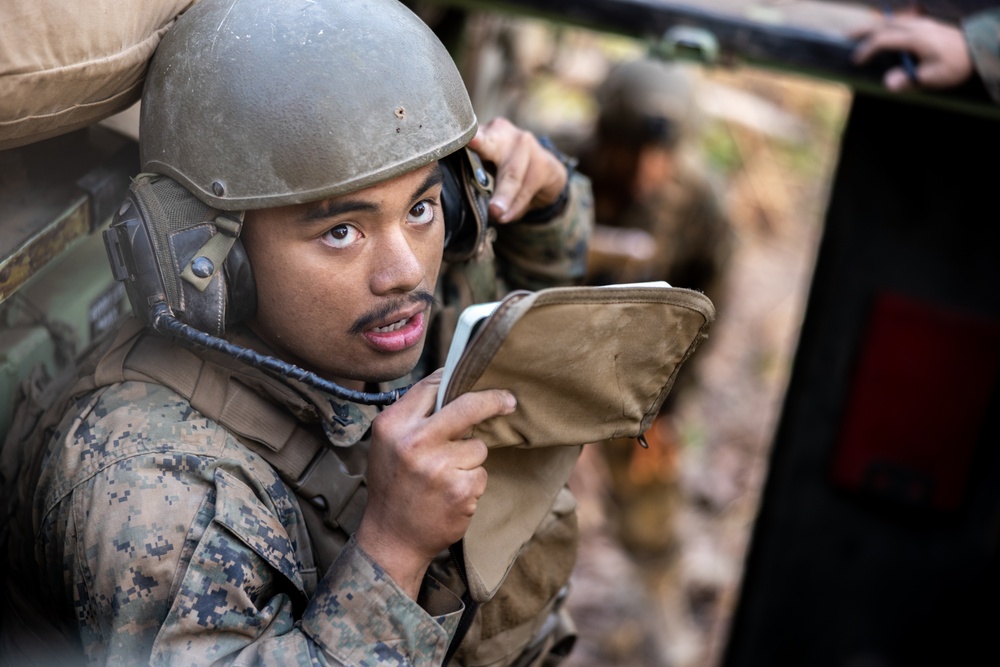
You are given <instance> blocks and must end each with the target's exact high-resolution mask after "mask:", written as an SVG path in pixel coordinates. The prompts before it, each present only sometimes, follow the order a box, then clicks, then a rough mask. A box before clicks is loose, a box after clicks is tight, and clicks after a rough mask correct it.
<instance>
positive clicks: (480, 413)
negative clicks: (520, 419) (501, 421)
mask: <svg viewBox="0 0 1000 667" xmlns="http://www.w3.org/2000/svg"><path fill="white" fill-rule="evenodd" d="M516 408H517V401H516V399H515V398H514V395H513V394H511V393H510V392H509V391H506V390H502V389H487V390H484V391H472V392H468V393H466V394H462V395H461V396H459V397H458V398H456V399H455V400H454V401H452V402H451V403H448V404H447V405H445V406H444V407H443V408H441V411H440V412H439V413H438V415H435V416H436V417H438V418H439V419H440V422H441V424H440V428H441V431H440V435H441V436H442V437H445V438H448V439H462V438H464V437H465V436H466V435H467V434H468V433H469V432H470V431H471V430H472V428H473V427H474V426H476V425H477V424H480V423H482V422H484V421H486V420H487V419H491V418H492V417H499V416H501V415H509V414H510V413H512V412H514V410H515V409H516Z"/></svg>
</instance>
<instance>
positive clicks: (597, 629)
mask: <svg viewBox="0 0 1000 667" xmlns="http://www.w3.org/2000/svg"><path fill="white" fill-rule="evenodd" d="M707 78H709V79H710V80H711V81H714V82H716V83H718V84H720V85H723V86H725V87H726V88H727V89H730V90H737V91H743V92H750V93H752V94H753V95H754V96H755V98H757V99H759V100H764V101H767V102H768V103H770V104H772V105H773V109H774V111H776V112H780V113H778V120H779V122H785V124H786V126H787V124H788V120H787V119H793V124H797V126H796V127H795V128H788V127H786V128H785V129H794V130H795V132H794V133H793V134H794V135H795V136H797V139H795V140H793V141H789V139H788V136H789V133H784V136H781V137H775V136H773V133H770V134H769V133H767V132H761V131H760V129H759V128H758V129H748V128H747V127H746V126H745V125H744V124H741V123H740V122H738V116H739V111H738V109H733V108H730V109H729V111H728V113H727V116H728V117H727V118H724V119H718V118H717V119H716V120H715V121H713V122H714V125H715V127H714V128H712V129H710V131H709V135H710V136H711V133H712V132H714V133H715V134H716V135H721V136H722V137H723V138H724V140H725V141H724V142H723V144H725V145H726V146H724V147H723V148H722V149H719V150H720V151H721V152H722V153H724V154H725V153H727V152H729V153H734V154H735V159H731V160H730V164H729V173H728V174H727V181H728V184H729V185H728V190H727V204H728V208H729V211H730V215H731V217H732V220H733V223H734V226H735V229H736V232H737V236H738V238H739V243H738V246H737V251H736V254H735V257H734V259H733V263H732V266H731V268H730V273H729V275H728V294H729V296H728V298H727V300H726V302H725V303H724V304H720V305H719V313H718V319H717V321H716V324H715V325H714V327H713V330H712V333H711V343H710V345H709V346H708V347H707V348H705V351H704V358H703V359H700V360H699V362H698V363H699V366H698V372H699V382H698V384H697V385H696V386H695V387H694V388H693V389H691V390H690V391H688V392H687V393H686V394H684V395H683V396H681V397H680V401H679V406H678V410H677V419H676V426H677V429H678V431H679V433H680V436H681V437H680V446H679V449H678V457H677V458H678V460H677V470H678V477H677V480H676V484H677V487H678V488H677V494H678V497H679V501H678V507H677V509H676V510H675V511H674V512H673V514H672V519H671V524H672V525H664V526H663V530H664V531H672V532H673V535H674V538H675V540H674V545H675V546H674V548H673V549H672V550H670V551H669V553H664V554H662V555H660V556H659V557H653V558H644V559H640V558H637V557H635V556H634V555H632V554H630V553H629V552H628V551H626V550H625V549H623V548H622V546H621V543H620V542H619V540H618V538H617V537H616V533H617V530H616V528H617V526H616V525H614V523H613V522H614V518H613V517H614V514H613V513H612V512H609V511H608V510H609V507H610V506H611V505H610V503H612V502H613V501H612V500H611V499H610V496H609V493H608V471H607V469H606V467H605V464H604V459H603V457H601V456H599V455H598V452H596V450H594V449H593V448H591V449H589V450H587V451H586V452H585V453H584V456H583V458H582V460H581V463H580V465H579V466H578V468H577V470H576V472H575V475H574V478H573V479H572V481H571V487H572V488H573V490H574V492H575V493H576V494H577V496H578V499H579V502H580V520H581V531H582V544H581V552H580V558H579V562H578V566H577V569H576V571H575V575H574V577H573V582H572V583H573V590H572V594H571V597H570V601H569V605H570V608H571V611H572V613H573V615H574V617H575V619H576V622H577V624H578V626H579V630H580V636H579V639H578V642H577V645H576V647H575V650H574V652H573V654H571V656H570V658H569V659H568V661H567V662H566V663H565V664H566V667H596V666H597V665H601V666H603V667H608V666H614V665H621V666H626V665H628V666H630V667H641V666H648V667H715V666H716V665H718V664H720V660H721V658H722V652H723V651H724V648H725V641H726V633H727V629H728V626H729V620H730V617H731V615H732V613H733V611H734V608H735V605H736V603H737V597H738V593H739V585H740V578H741V570H742V565H743V558H744V556H745V553H746V549H747V546H748V543H749V540H750V537H751V532H752V529H753V521H754V517H755V514H756V511H757V505H758V500H759V495H760V491H761V486H762V484H763V481H764V478H765V475H766V469H767V460H768V452H769V447H770V443H771V441H772V437H773V433H774V430H775V426H776V423H777V420H778V417H779V415H780V411H781V404H782V399H783V396H784V389H785V386H786V384H787V381H788V376H789V372H790V367H791V362H792V357H793V354H794V347H795V343H796V339H797V335H798V330H799V327H800V325H801V321H802V316H803V309H804V305H805V301H806V298H807V295H808V288H809V281H810V277H811V272H812V268H813V264H814V258H815V253H816V248H817V244H818V240H819V236H820V233H821V228H822V215H823V210H824V206H825V202H826V199H827V193H828V188H829V185H830V178H831V175H832V170H833V168H834V166H835V162H836V149H837V137H838V136H839V132H840V129H841V127H842V123H843V120H844V118H845V116H846V113H847V109H848V105H849V101H850V97H849V94H848V92H847V91H846V90H844V89H841V88H838V87H834V86H829V85H824V84H818V83H816V82H811V81H808V80H804V79H797V78H791V77H785V76H776V75H774V74H768V73H764V72H754V71H749V70H747V71H738V70H737V71H726V72H718V73H714V74H713V73H708V75H707ZM781 113H785V114H787V116H782V115H781ZM708 141H714V142H715V143H716V144H718V143H719V138H718V136H716V138H715V139H709V140H708ZM708 150H711V147H710V146H709V147H708ZM727 159H730V158H726V157H725V155H723V160H722V161H723V162H725V161H726V160H727ZM646 453H647V452H642V454H646ZM653 455H655V453H654V454H653Z"/></svg>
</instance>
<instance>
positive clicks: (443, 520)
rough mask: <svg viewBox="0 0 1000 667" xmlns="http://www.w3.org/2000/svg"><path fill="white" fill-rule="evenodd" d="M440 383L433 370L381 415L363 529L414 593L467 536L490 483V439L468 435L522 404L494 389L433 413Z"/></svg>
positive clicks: (366, 544)
mask: <svg viewBox="0 0 1000 667" xmlns="http://www.w3.org/2000/svg"><path fill="white" fill-rule="evenodd" d="M440 382H441V372H440V371H438V372H435V373H433V374H431V375H430V376H428V377H427V378H424V379H423V380H421V381H420V382H418V383H417V384H415V385H414V386H413V387H411V388H410V390H409V391H408V392H406V394H405V395H404V396H403V398H401V399H400V400H399V401H397V402H396V403H394V404H393V405H391V406H389V407H388V408H386V409H385V411H383V412H382V413H380V414H379V415H378V417H376V418H375V421H374V423H373V424H372V443H371V450H370V451H369V453H368V477H367V481H368V506H367V508H366V509H365V515H364V518H363V519H362V520H361V526H360V527H359V528H358V532H357V536H356V539H357V541H358V544H359V545H360V546H361V548H362V549H364V550H365V551H366V552H367V553H368V554H369V555H370V556H371V557H372V558H374V559H375V561H376V562H378V563H379V565H381V566H382V567H383V568H384V569H385V570H386V571H387V572H388V573H389V575H390V576H391V577H392V578H393V580H394V581H395V582H396V583H397V584H399V586H400V587H402V588H403V590H405V591H406V592H407V593H409V594H410V595H411V597H413V598H416V596H417V593H418V592H419V590H420V584H421V582H422V580H423V576H424V573H425V571H426V570H427V566H428V565H430V563H431V561H432V560H433V559H434V557H435V556H436V555H437V554H439V553H440V552H441V551H442V550H444V549H446V548H447V547H449V546H450V545H451V544H453V543H455V542H457V541H458V540H460V539H461V538H462V536H463V535H465V531H466V530H467V529H468V527H469V522H470V521H471V520H472V515H473V514H474V513H475V511H476V504H477V503H478V501H479V498H480V496H482V495H483V492H484V491H485V490H486V470H485V469H484V468H483V462H484V461H485V460H486V445H485V444H484V443H483V441H482V440H477V439H471V438H467V436H468V434H469V433H470V432H471V430H472V427H473V426H475V425H476V424H478V423H480V422H482V421H485V420H487V419H489V418H491V417H496V416H499V415H505V414H510V413H511V412H513V411H514V408H515V405H516V403H515V401H514V397H513V395H511V393H510V392H508V391H502V390H488V391H478V392H470V393H467V394H463V395H462V396H460V397H459V398H458V399H456V400H455V401H452V402H451V403H449V404H448V405H446V406H444V408H442V409H441V411H440V412H437V413H433V411H434V404H435V399H436V396H437V389H438V385H439V384H440ZM432 413H433V414H432Z"/></svg>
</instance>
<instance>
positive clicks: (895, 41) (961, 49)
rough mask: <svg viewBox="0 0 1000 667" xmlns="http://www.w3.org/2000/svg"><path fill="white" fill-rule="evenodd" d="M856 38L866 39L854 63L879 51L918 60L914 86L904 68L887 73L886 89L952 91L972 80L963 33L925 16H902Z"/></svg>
mask: <svg viewBox="0 0 1000 667" xmlns="http://www.w3.org/2000/svg"><path fill="white" fill-rule="evenodd" d="M855 36H857V37H864V40H863V41H862V42H861V44H859V45H858V48H857V49H856V50H855V51H854V56H853V57H854V61H855V62H856V63H859V64H860V63H864V62H866V61H867V60H868V59H869V58H871V57H872V56H873V55H875V54H876V53H878V52H879V51H901V52H906V53H911V54H913V56H914V57H915V58H916V59H917V61H918V62H917V68H916V78H917V81H916V82H913V81H911V80H910V77H909V76H907V74H906V72H905V70H904V69H903V68H902V67H893V68H892V69H890V70H889V71H888V72H886V73H885V77H884V79H883V82H884V83H885V86H886V88H888V89H889V90H893V91H903V90H907V89H909V88H911V87H913V86H914V85H915V84H916V85H920V86H921V87H924V88H951V87H953V86H957V85H959V84H961V83H963V82H964V81H965V80H966V79H968V78H969V77H970V76H972V58H971V56H970V55H969V48H968V46H966V44H965V36H964V35H963V34H962V31H961V30H960V29H959V28H958V27H956V26H953V25H949V24H947V23H941V22H939V21H935V20H933V19H929V18H927V17H924V16H915V15H904V14H900V15H897V16H893V17H890V18H887V19H885V20H884V21H882V22H881V23H879V24H876V25H875V26H873V27H872V28H870V29H868V30H865V31H863V32H860V33H857V34H856V35H855Z"/></svg>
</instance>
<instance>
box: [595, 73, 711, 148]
mask: <svg viewBox="0 0 1000 667" xmlns="http://www.w3.org/2000/svg"><path fill="white" fill-rule="evenodd" d="M597 100H598V103H599V104H600V115H599V117H598V121H597V124H598V131H599V132H600V134H601V136H603V137H607V138H613V139H616V140H619V141H622V142H624V143H628V144H632V145H642V144H661V145H664V146H668V147H672V146H675V145H676V144H677V143H678V142H679V141H680V140H681V138H682V137H683V136H684V135H685V133H686V132H687V130H688V129H689V128H690V126H691V125H692V124H693V121H694V113H695V100H694V82H693V79H692V76H691V73H690V72H689V71H688V69H687V68H685V67H684V66H681V65H677V64H671V63H665V62H662V61H658V60H647V59H640V60H632V61H628V62H624V63H621V64H619V65H617V66H616V67H614V68H613V69H612V70H611V72H610V73H609V74H608V77H607V78H606V79H605V80H604V82H603V83H602V84H601V86H600V88H599V89H598V91H597Z"/></svg>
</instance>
